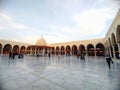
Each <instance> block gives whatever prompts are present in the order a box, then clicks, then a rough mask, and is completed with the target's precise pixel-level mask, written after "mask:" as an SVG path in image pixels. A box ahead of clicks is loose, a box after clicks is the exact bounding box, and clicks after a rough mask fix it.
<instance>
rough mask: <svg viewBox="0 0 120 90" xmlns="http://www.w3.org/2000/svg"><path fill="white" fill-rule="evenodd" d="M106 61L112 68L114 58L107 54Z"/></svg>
mask: <svg viewBox="0 0 120 90" xmlns="http://www.w3.org/2000/svg"><path fill="white" fill-rule="evenodd" d="M106 62H107V64H108V68H109V69H111V63H113V60H112V58H111V57H110V55H107V56H106Z"/></svg>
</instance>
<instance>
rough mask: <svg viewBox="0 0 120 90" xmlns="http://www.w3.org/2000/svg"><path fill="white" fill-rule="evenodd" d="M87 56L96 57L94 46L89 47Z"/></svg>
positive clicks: (89, 45)
mask: <svg viewBox="0 0 120 90" xmlns="http://www.w3.org/2000/svg"><path fill="white" fill-rule="evenodd" d="M87 54H88V56H95V50H94V46H93V45H92V44H88V45H87Z"/></svg>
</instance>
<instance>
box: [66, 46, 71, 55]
mask: <svg viewBox="0 0 120 90" xmlns="http://www.w3.org/2000/svg"><path fill="white" fill-rule="evenodd" d="M70 54H71V48H70V46H69V45H67V46H66V55H70Z"/></svg>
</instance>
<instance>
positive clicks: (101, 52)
mask: <svg viewBox="0 0 120 90" xmlns="http://www.w3.org/2000/svg"><path fill="white" fill-rule="evenodd" d="M104 52H105V47H104V45H103V44H102V43H98V44H97V45H96V56H104Z"/></svg>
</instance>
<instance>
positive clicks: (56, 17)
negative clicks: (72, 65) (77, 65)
mask: <svg viewBox="0 0 120 90" xmlns="http://www.w3.org/2000/svg"><path fill="white" fill-rule="evenodd" d="M119 5H120V0H0V39H7V40H15V41H21V42H26V43H30V44H34V43H35V42H36V41H37V40H38V39H39V38H41V35H43V38H44V39H45V40H46V41H47V43H56V42H65V41H75V40H84V39H93V38H102V37H104V36H105V34H106V32H107V30H108V29H109V27H110V25H111V23H112V21H113V19H114V17H115V15H116V13H117V12H118V10H119V8H120V6H119Z"/></svg>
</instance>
